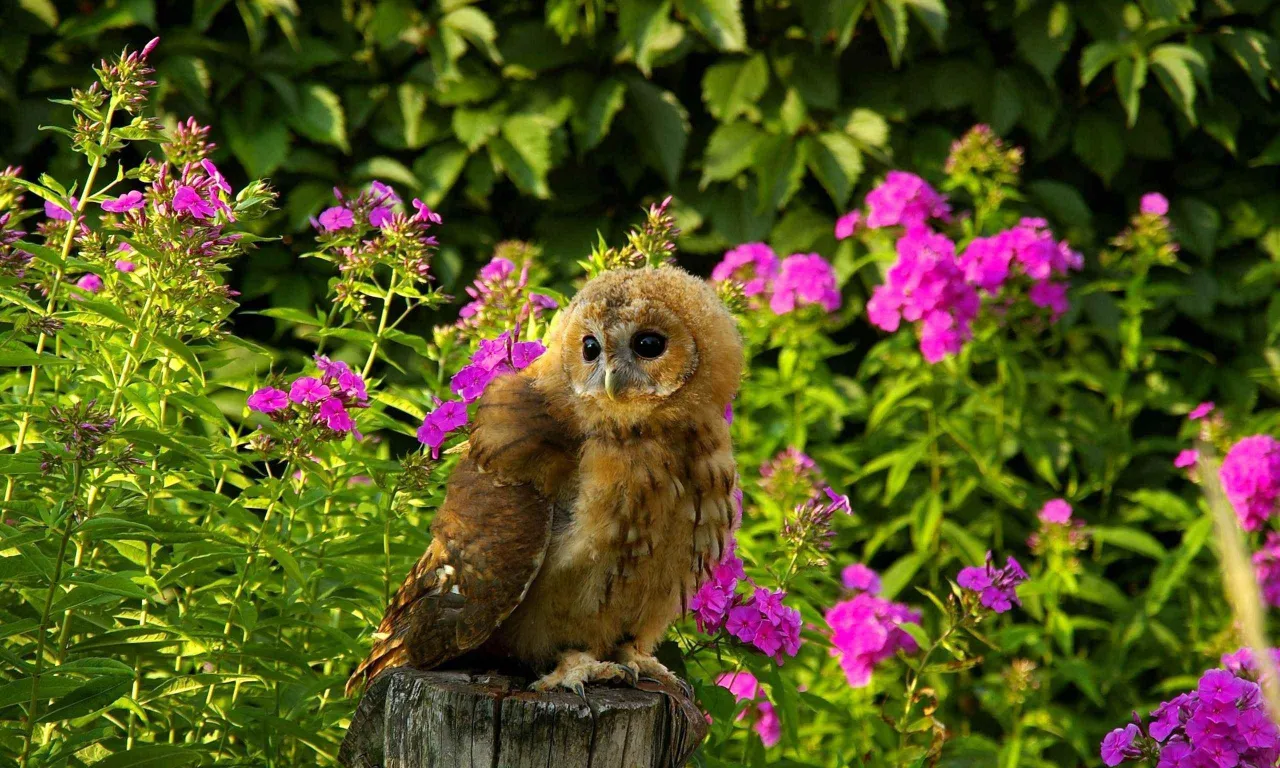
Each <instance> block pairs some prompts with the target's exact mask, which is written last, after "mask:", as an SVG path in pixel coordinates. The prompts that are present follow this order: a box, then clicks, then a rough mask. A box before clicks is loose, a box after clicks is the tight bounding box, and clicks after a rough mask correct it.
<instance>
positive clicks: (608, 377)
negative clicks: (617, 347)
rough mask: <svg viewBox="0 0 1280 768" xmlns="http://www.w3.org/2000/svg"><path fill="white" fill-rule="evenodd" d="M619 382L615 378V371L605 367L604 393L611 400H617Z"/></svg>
mask: <svg viewBox="0 0 1280 768" xmlns="http://www.w3.org/2000/svg"><path fill="white" fill-rule="evenodd" d="M617 385H618V380H617V379H615V378H614V377H613V369H612V368H610V367H608V366H605V369H604V393H605V394H606V395H608V396H609V399H610V400H614V399H616V398H615V396H616V395H617V393H618V386H617Z"/></svg>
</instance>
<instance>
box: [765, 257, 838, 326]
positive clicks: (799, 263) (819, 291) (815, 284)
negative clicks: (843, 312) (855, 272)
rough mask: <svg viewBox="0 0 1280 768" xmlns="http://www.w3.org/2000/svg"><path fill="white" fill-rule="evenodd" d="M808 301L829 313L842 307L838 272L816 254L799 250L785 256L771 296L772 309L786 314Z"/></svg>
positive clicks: (770, 305)
mask: <svg viewBox="0 0 1280 768" xmlns="http://www.w3.org/2000/svg"><path fill="white" fill-rule="evenodd" d="M806 304H817V305H820V306H821V307H822V308H823V309H825V310H826V311H828V312H835V311H836V310H837V309H839V308H840V291H839V289H838V288H837V287H836V272H835V270H834V269H832V267H831V264H830V263H828V262H827V260H826V259H824V258H822V257H821V256H819V255H818V254H816V253H809V254H799V253H797V254H793V255H791V256H788V257H787V258H785V259H783V261H782V266H781V268H780V270H779V273H778V278H777V280H776V281H775V282H774V284H773V297H772V298H770V299H769V308H770V309H772V310H773V313H774V314H775V315H785V314H787V313H788V312H791V311H792V310H794V309H795V308H796V307H797V306H802V305H806Z"/></svg>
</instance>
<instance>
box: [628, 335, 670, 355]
mask: <svg viewBox="0 0 1280 768" xmlns="http://www.w3.org/2000/svg"><path fill="white" fill-rule="evenodd" d="M631 351H632V352H635V353H636V354H637V355H639V356H640V357H643V358H644V359H646V360H652V359H654V358H655V357H659V356H661V355H662V353H663V352H666V351H667V337H666V336H663V335H662V334H660V333H654V332H653V331H644V332H641V333H637V334H636V335H635V336H633V337H632V339H631Z"/></svg>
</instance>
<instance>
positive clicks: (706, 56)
mask: <svg viewBox="0 0 1280 768" xmlns="http://www.w3.org/2000/svg"><path fill="white" fill-rule="evenodd" d="M423 5H426V6H427V7H426V9H425V10H422V9H419V8H418V7H417V4H415V3H410V2H407V1H405V0H343V1H341V2H333V1H331V0H315V1H308V2H305V3H303V2H294V0H236V1H235V2H232V1H230V0H196V2H162V1H159V0H109V1H107V2H89V1H88V0H82V1H81V2H52V0H16V2H9V3H5V4H3V9H2V10H0V50H3V51H4V52H5V53H4V56H2V57H0V104H2V105H3V109H0V163H16V164H22V165H24V166H26V169H27V171H28V174H30V173H32V172H37V171H44V170H49V171H51V172H54V173H61V172H64V171H70V170H71V169H72V168H75V167H76V162H77V161H76V158H75V157H73V156H72V154H71V153H70V152H69V150H68V149H67V148H66V147H65V146H62V145H60V144H59V143H58V142H56V141H55V140H54V137H53V135H52V134H49V133H47V132H41V131H40V130H39V126H40V125H42V124H49V123H57V122H59V120H60V118H61V117H62V115H60V114H59V110H62V109H63V108H62V107H59V106H57V105H54V104H51V103H49V101H48V99H49V98H51V97H62V96H64V95H65V94H66V92H67V90H68V89H69V88H71V87H75V86H83V85H84V84H85V72H86V65H87V64H89V63H91V62H93V61H95V60H96V59H98V58H99V57H101V56H103V55H105V54H107V53H108V52H114V51H118V50H119V49H120V48H121V47H122V46H124V45H125V44H126V43H131V44H133V45H134V46H135V47H136V46H137V45H140V44H141V43H142V42H145V40H146V39H148V38H149V37H150V36H151V35H153V34H160V35H161V36H162V37H163V40H164V45H163V46H162V47H161V48H160V50H159V52H158V54H157V59H156V63H157V69H158V77H159V82H160V85H159V88H158V89H157V96H158V98H156V99H155V103H156V105H157V111H158V113H159V114H160V115H161V116H162V117H163V118H164V119H165V120H168V121H174V120H177V119H180V118H185V117H186V116H187V115H194V116H196V117H197V118H198V119H199V120H201V121H202V122H205V123H213V125H214V139H215V140H216V141H217V142H218V144H219V145H220V149H219V152H218V156H217V157H218V161H219V164H220V166H221V167H223V168H225V169H227V171H226V172H227V173H228V174H229V175H230V176H231V177H232V179H233V181H235V182H239V181H243V180H245V179H247V178H251V177H257V176H263V175H266V176H270V177H271V178H272V179H273V181H274V183H275V184H276V185H277V186H278V187H279V189H280V191H281V193H282V201H283V206H282V211H281V212H280V213H279V214H278V218H277V219H276V220H275V221H273V222H270V223H269V225H268V227H267V229H268V230H270V233H271V234H277V235H282V236H283V240H281V241H280V242H278V243H276V244H274V245H269V246H268V247H265V248H264V249H263V250H262V251H261V252H260V254H259V255H257V256H255V257H254V258H253V259H252V262H251V263H245V264H240V265H238V266H237V269H236V273H235V276H234V278H233V279H234V281H235V282H236V283H237V285H236V287H237V288H239V289H240V290H241V291H243V292H244V295H245V300H246V303H247V305H248V306H249V307H250V308H258V309H261V308H264V307H265V306H296V307H303V308H306V307H309V306H310V305H311V304H312V303H313V300H314V298H315V297H317V296H320V295H321V294H322V293H323V288H324V280H325V279H326V276H325V275H324V274H321V273H319V272H318V271H316V270H319V269H322V266H320V265H318V264H315V263H309V264H305V265H304V266H303V267H302V268H299V266H298V264H297V262H296V260H295V259H294V257H293V255H292V253H291V251H294V250H299V251H300V250H301V249H302V247H303V245H304V244H305V243H306V242H307V239H308V238H307V236H306V235H305V234H304V232H305V230H307V229H308V224H307V218H308V217H309V216H311V215H313V214H315V213H316V212H318V211H319V210H321V209H322V208H323V207H324V206H325V205H327V201H328V200H329V199H330V195H331V188H332V187H333V186H334V185H354V184H357V183H360V182H364V181H366V180H368V179H372V178H381V179H384V180H387V181H390V182H393V183H395V184H397V185H398V186H401V187H402V188H409V189H412V190H413V191H414V192H415V193H416V194H418V195H420V196H421V197H422V198H423V199H425V200H427V201H428V202H429V203H430V204H431V205H432V206H437V207H438V208H439V209H440V210H441V212H442V214H443V215H444V217H445V222H446V228H445V229H444V230H442V240H443V241H444V243H445V249H444V250H445V253H444V255H443V257H442V258H441V260H440V262H439V264H438V268H437V272H438V277H439V278H440V280H441V282H442V283H443V284H444V285H445V286H446V287H447V288H457V287H459V286H460V285H461V284H465V281H466V280H468V279H469V278H470V277H471V275H472V274H473V272H474V270H475V268H476V266H477V264H478V263H482V261H483V260H485V259H487V257H488V255H489V253H490V250H491V248H492V246H493V245H494V244H495V243H496V242H498V241H500V240H502V239H507V238H513V237H514V238H522V239H529V240H534V241H536V242H538V243H539V244H540V245H541V246H542V247H543V248H544V249H545V254H546V261H547V263H549V264H551V265H553V266H558V267H560V268H562V274H563V275H566V276H567V275H570V274H572V264H573V262H574V261H575V260H576V259H579V258H582V257H583V256H584V255H585V253H586V252H587V250H588V248H589V247H590V245H592V244H593V243H594V242H595V241H596V233H597V232H600V233H602V234H604V235H605V236H606V237H616V236H618V235H619V234H620V232H621V231H622V230H623V229H624V227H625V226H626V225H627V224H629V223H630V222H632V221H634V220H636V219H637V218H638V216H639V214H640V210H639V206H640V203H641V202H642V201H644V200H647V199H650V198H656V197H660V196H663V195H665V194H667V193H668V192H671V193H674V194H675V195H676V200H677V209H676V210H677V213H678V216H679V219H680V223H681V225H682V227H683V229H684V230H685V234H684V236H683V237H682V239H681V242H680V245H681V247H682V249H683V251H684V254H683V260H684V262H685V263H686V264H687V265H688V266H690V267H692V268H694V269H703V270H705V269H708V268H709V266H710V264H712V263H714V261H715V260H716V259H717V258H718V256H719V254H720V252H721V251H723V249H725V248H726V247H729V246H732V245H735V244H737V243H741V242H746V241H751V240H767V241H768V242H769V243H770V244H772V245H773V246H774V247H775V249H777V250H778V251H779V252H780V253H789V252H794V251H811V250H817V251H820V252H823V253H825V254H827V255H832V254H834V253H836V244H835V241H834V239H833V236H832V224H833V222H834V220H835V218H836V216H838V215H839V214H840V213H843V212H844V211H845V210H847V208H848V207H849V206H850V205H852V201H855V200H857V199H860V197H861V195H862V194H864V193H865V192H866V190H867V189H869V188H870V186H871V185H872V184H873V183H874V181H875V179H876V178H877V177H879V176H882V175H883V173H884V172H885V171H886V170H887V169H890V168H893V167H903V168H908V169H911V170H915V171H917V172H919V173H921V174H922V175H924V176H926V177H927V178H931V179H935V180H936V178H937V177H938V176H939V174H940V166H941V163H942V161H943V159H944V158H945V155H946V152H947V149H948V147H949V145H950V143H951V141H952V140H953V139H954V138H956V137H957V136H959V135H960V134H961V133H962V132H963V131H964V130H965V129H966V128H968V127H969V126H970V125H972V124H973V123H975V122H979V121H981V122H987V123H989V124H991V125H992V126H993V127H994V128H995V129H996V130H997V131H998V132H999V133H1000V134H1002V135H1004V136H1005V137H1006V138H1008V139H1009V140H1011V141H1012V142H1014V143H1016V144H1019V145H1021V146H1024V147H1025V148H1026V169H1025V178H1026V179H1027V181H1028V182H1029V183H1028V184H1027V186H1026V189H1027V190H1028V193H1029V196H1030V197H1031V198H1032V200H1031V202H1033V203H1034V204H1035V205H1036V207H1038V208H1040V209H1042V210H1046V211H1049V212H1051V214H1052V217H1053V219H1054V221H1053V223H1054V225H1055V226H1056V228H1057V229H1058V231H1059V232H1061V233H1063V234H1065V235H1067V236H1069V237H1070V238H1071V240H1072V242H1073V244H1075V245H1076V246H1077V247H1080V248H1081V249H1083V250H1085V252H1086V253H1089V252H1091V251H1094V250H1095V249H1096V248H1097V247H1099V246H1100V245H1104V244H1103V243H1099V242H1098V239H1099V236H1098V235H1097V234H1096V233H1099V232H1103V233H1106V232H1114V231H1117V230H1118V229H1119V228H1120V226H1121V224H1122V222H1123V219H1124V216H1125V214H1126V212H1127V211H1132V210H1133V209H1134V208H1135V206H1136V200H1137V197H1138V196H1139V195H1140V194H1141V193H1143V192H1146V191H1150V190H1158V191H1161V192H1163V193H1165V194H1166V195H1168V196H1169V197H1170V199H1171V200H1172V201H1173V207H1172V212H1171V213H1172V216H1171V217H1172V219H1173V221H1174V223H1175V225H1176V227H1177V228H1178V232H1179V237H1180V239H1181V241H1182V242H1183V244H1184V248H1185V250H1186V251H1187V252H1189V256H1188V257H1187V258H1186V259H1185V260H1184V265H1185V267H1186V275H1185V281H1184V283H1183V286H1182V290H1181V291H1180V295H1178V296H1177V297H1176V301H1174V302H1172V304H1171V307H1170V311H1171V312H1174V313H1176V317H1173V316H1171V317H1170V318H1169V321H1170V322H1176V324H1177V325H1178V330H1179V334H1178V335H1179V336H1180V337H1182V338H1184V339H1190V341H1191V343H1192V344H1193V345H1194V346H1197V347H1200V348H1203V349H1208V350H1211V351H1213V352H1215V353H1218V354H1220V355H1221V356H1222V358H1221V359H1220V360H1218V361H1217V362H1219V363H1221V365H1219V366H1217V367H1211V368H1206V369H1205V371H1204V373H1205V374H1206V375H1212V376H1215V377H1217V378H1218V379H1219V381H1218V384H1219V385H1220V386H1222V387H1224V388H1226V389H1227V391H1229V392H1232V393H1235V394H1237V395H1239V396H1242V397H1244V398H1245V399H1244V400H1243V401H1240V404H1241V405H1247V404H1248V403H1250V402H1252V398H1253V396H1254V395H1255V394H1256V391H1255V390H1256V387H1257V383H1258V380H1259V379H1260V378H1261V377H1259V376H1257V375H1250V374H1251V373H1254V374H1256V372H1257V370H1256V369H1258V368H1259V367H1264V368H1274V366H1275V363H1274V362H1272V361H1269V360H1264V359H1257V358H1256V357H1248V356H1245V357H1240V358H1236V357H1235V356H1234V353H1233V350H1236V349H1255V350H1256V349H1257V348H1258V347H1259V344H1258V343H1257V342H1261V341H1263V338H1261V337H1259V336H1258V335H1257V334H1263V335H1264V336H1266V341H1267V342H1269V341H1270V340H1271V339H1270V333H1269V331H1268V329H1269V328H1270V327H1271V326H1274V325H1276V323H1275V322H1272V321H1274V320H1276V319H1280V297H1272V295H1271V293H1272V292H1271V290H1270V288H1271V286H1272V284H1273V281H1274V275H1275V262H1276V259H1278V258H1280V191H1278V190H1280V169H1278V164H1280V110H1278V109H1277V107H1276V101H1275V98H1276V95H1277V87H1278V86H1280V80H1278V77H1280V75H1278V73H1280V49H1278V47H1277V44H1276V39H1277V38H1278V37H1280V3H1276V2H1268V1H1266V0H1214V1H1213V2H1200V3H1197V2H1193V1H1192V0H1142V2H1129V3H1121V2H1117V1H1116V0H1083V1H1082V2H1064V1H1061V0H1016V1H1015V0H1007V1H1002V2H996V3H988V2H945V3H944V2H943V1H942V0H792V1H790V2H788V1H786V0H745V1H743V0H615V1H611V2H605V0H552V1H551V2H547V3H536V2H468V1H467V0H448V1H446V2H437V3H430V4H423ZM237 166H238V167H237ZM62 175H64V176H66V174H65V173H63V174H62ZM294 235H303V239H302V242H301V243H299V244H296V245H295V244H294V243H293V236H294ZM1257 249H1262V250H1263V251H1265V252H1266V254H1268V256H1269V257H1270V258H1269V259H1268V260H1267V262H1266V265H1265V266H1263V267H1253V268H1251V269H1250V268H1248V267H1246V266H1245V265H1250V267H1252V265H1256V264H1258V250H1257ZM837 264H840V260H839V259H837ZM846 266H847V264H846ZM846 293H849V292H848V291H847V292H846ZM853 293H855V294H856V293H858V292H857V291H854V292H853ZM851 298H853V299H854V300H857V299H858V297H857V296H853V297H851ZM1085 306H1086V310H1087V311H1091V312H1094V313H1098V312H1102V313H1106V312H1108V311H1109V310H1110V309H1112V308H1109V307H1107V306H1105V304H1104V303H1103V302H1100V301H1092V302H1091V301H1088V300H1086V303H1085ZM451 311H452V310H451V309H450V310H446V312H451ZM1264 318H1265V320H1266V321H1267V322H1266V323H1265V325H1264V324H1263V323H1262V322H1261V320H1262V319H1264ZM1096 319H1097V318H1095V320H1096ZM245 322H252V321H251V320H250V321H245V320H242V321H241V323H242V325H243V323H245ZM858 327H860V328H862V331H863V332H866V333H867V334H868V335H870V334H871V333H872V332H871V331H870V329H868V328H866V327H865V326H858ZM237 330H238V331H239V332H241V333H245V332H248V333H250V334H251V335H258V336H264V337H269V336H270V335H271V334H272V332H273V329H272V327H271V326H264V327H261V328H254V327H247V328H246V327H238V328H237ZM424 330H425V329H424ZM1251 336H1252V338H1250V337H1251ZM1272 378H1274V377H1272Z"/></svg>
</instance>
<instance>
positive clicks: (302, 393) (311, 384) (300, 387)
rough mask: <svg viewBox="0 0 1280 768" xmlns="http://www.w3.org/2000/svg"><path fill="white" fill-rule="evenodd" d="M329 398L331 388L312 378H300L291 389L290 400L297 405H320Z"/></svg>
mask: <svg viewBox="0 0 1280 768" xmlns="http://www.w3.org/2000/svg"><path fill="white" fill-rule="evenodd" d="M327 397H329V388H328V387H326V386H325V385H324V383H323V382H321V381H320V380H319V379H317V378H314V377H312V376H300V377H298V378H297V379H296V380H294V382H293V384H292V385H290V387H289V399H290V400H292V401H293V402H295V403H318V402H320V401H321V400H324V399H326V398H327Z"/></svg>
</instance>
